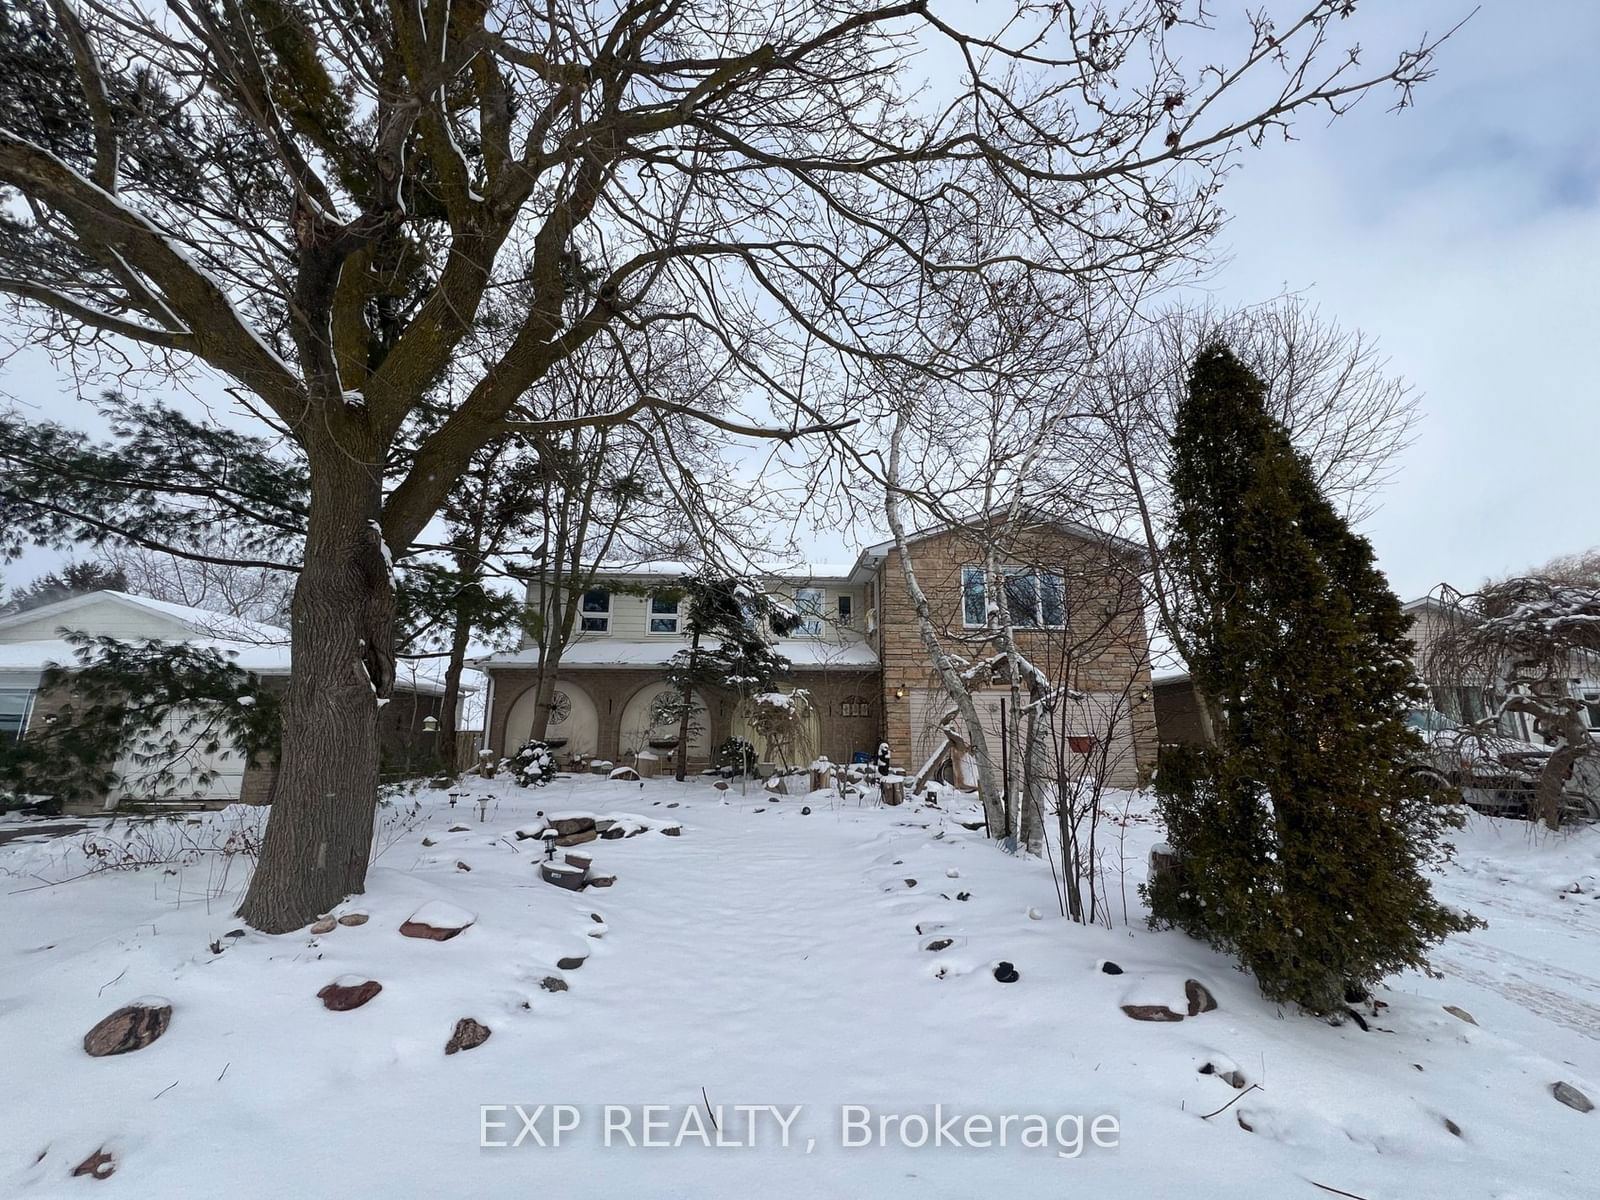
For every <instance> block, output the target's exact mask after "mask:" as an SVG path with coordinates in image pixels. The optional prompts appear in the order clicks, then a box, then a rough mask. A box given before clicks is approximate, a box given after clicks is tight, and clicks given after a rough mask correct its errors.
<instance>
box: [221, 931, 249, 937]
mask: <svg viewBox="0 0 1600 1200" xmlns="http://www.w3.org/2000/svg"><path fill="white" fill-rule="evenodd" d="M244 933H245V931H244V930H242V929H230V930H228V932H227V933H225V934H223V935H222V936H223V937H226V938H242V937H243V936H244Z"/></svg>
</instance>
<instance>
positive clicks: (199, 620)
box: [0, 589, 474, 695]
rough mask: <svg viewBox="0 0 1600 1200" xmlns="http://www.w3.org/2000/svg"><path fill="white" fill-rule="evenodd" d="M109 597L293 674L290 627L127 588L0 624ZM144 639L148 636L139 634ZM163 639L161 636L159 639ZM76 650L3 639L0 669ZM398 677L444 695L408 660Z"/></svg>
mask: <svg viewBox="0 0 1600 1200" xmlns="http://www.w3.org/2000/svg"><path fill="white" fill-rule="evenodd" d="M106 597H110V598H112V599H113V600H115V601H117V602H119V603H122V604H128V605H132V606H134V607H137V608H142V609H145V610H146V611H149V612H154V613H159V614H160V615H162V616H164V617H169V618H171V619H173V620H176V621H178V622H180V623H182V624H184V625H186V626H188V627H189V628H190V629H192V630H193V631H194V634H195V636H194V637H191V638H186V639H184V640H185V641H186V642H187V643H188V644H190V645H193V646H200V647H208V648H210V649H213V650H217V651H219V652H220V653H222V654H224V655H226V656H227V658H228V660H229V661H230V662H232V663H233V664H234V665H236V666H238V667H240V668H242V669H243V670H246V671H251V672H253V673H255V674H257V675H287V674H288V673H289V631H288V630H287V629H283V628H280V627H279V626H277V625H266V624H263V623H262V622H260V621H247V620H245V619H244V618H242V617H234V616H229V615H228V614H227V613H219V612H211V611H210V610H208V609H204V608H191V607H190V606H189V605H187V604H173V603H171V602H170V601H166V600H152V599H151V598H150V597H148V596H135V595H132V594H130V593H128V592H116V591H111V590H110V589H107V590H105V591H99V592H88V593H86V594H84V595H82V596H73V597H71V598H70V599H67V600H59V601H57V602H56V603H54V604H44V605H40V606H39V607H38V608H31V609H28V610H27V611H25V612H21V613H14V614H12V615H11V616H9V617H5V618H0V629H3V628H4V627H5V626H6V625H10V624H20V623H21V622H22V621H36V620H38V619H39V618H40V617H42V616H52V615H54V616H59V617H62V618H67V617H70V616H71V614H72V613H74V612H76V611H78V610H79V609H82V608H86V607H88V605H89V604H90V603H91V602H92V601H95V600H101V599H104V598H106ZM61 627H62V628H68V629H77V628H78V627H77V626H75V625H73V624H72V622H71V621H69V620H63V621H62V625H61ZM81 632H84V633H87V634H90V635H93V634H95V633H96V630H94V629H89V628H84V629H82V630H81ZM136 640H140V641H142V640H144V639H136ZM158 640H159V639H158ZM77 662H78V657H77V655H76V654H75V653H74V652H73V645H72V643H71V642H68V641H65V640H63V639H60V638H48V639H41V640H34V641H26V642H6V641H4V640H0V670H11V671H32V670H41V669H43V668H44V667H45V666H47V665H50V664H56V665H59V666H64V667H73V666H76V665H77ZM395 676H396V678H395V682H396V684H397V685H398V686H399V687H400V688H402V689H403V690H405V691H410V692H418V693H421V694H423V695H440V694H442V693H443V692H444V681H443V680H442V679H440V678H439V677H438V676H437V675H434V674H432V673H430V672H427V671H421V670H417V669H415V668H413V667H411V666H410V665H409V664H408V663H405V662H401V663H399V664H398V665H397V666H396V668H395ZM461 690H462V691H464V692H465V691H472V690H474V689H472V688H471V687H468V686H466V685H463V686H462V689H461Z"/></svg>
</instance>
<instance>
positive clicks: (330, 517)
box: [239, 450, 394, 933]
mask: <svg viewBox="0 0 1600 1200" xmlns="http://www.w3.org/2000/svg"><path fill="white" fill-rule="evenodd" d="M329 459H330V461H324V462H322V463H320V464H318V466H319V467H321V468H322V469H321V470H318V471H314V472H313V473H312V489H311V507H310V514H309V521H308V528H307V536H306V547H305V563H304V566H303V568H302V570H301V572H300V579H299V583H298V584H297V585H296V587H295V593H294V604H293V614H292V634H291V636H292V647H293V656H292V661H293V664H294V669H293V671H292V673H291V674H290V677H289V690H288V693H287V695H286V697H285V702H284V713H283V747H282V751H281V753H280V756H279V764H278V775H277V780H276V782H275V795H274V799H273V804H272V810H271V814H270V816H269V818H268V821H267V831H266V836H265V838H264V840H263V842H262V846H261V856H260V860H259V861H258V862H257V864H256V870H255V874H254V876H253V877H252V878H251V881H250V887H249V890H248V891H247V892H246V894H245V898H244V903H243V904H242V905H241V906H240V908H239V915H240V916H241V917H242V918H244V920H245V921H246V922H247V923H249V924H250V925H252V926H254V927H255V928H257V929H260V930H262V931H264V932H267V933H285V932H287V931H289V930H291V929H298V928H300V927H301V926H303V925H305V924H307V923H309V922H311V921H313V920H315V919H316V918H317V917H318V916H320V915H321V914H323V913H325V912H327V911H328V910H330V909H331V908H333V907H334V906H335V905H336V904H338V903H339V902H340V901H341V900H343V899H344V898H345V897H346V896H349V895H352V894H355V893H359V892H361V891H363V890H365V886H366V877H367V864H368V862H369V860H370V858H371V853H372V832H373V818H374V812H375V810H376V807H377V798H378V765H379V740H378V708H379V703H378V702H379V700H380V699H384V700H387V699H388V697H389V696H390V694H391V693H392V691H393V685H394V585H393V581H392V579H391V576H390V571H389V564H388V561H387V558H386V556H385V554H384V550H383V541H382V534H381V532H380V529H379V527H378V524H377V522H378V518H379V514H380V504H381V500H382V490H381V481H380V476H379V473H378V472H377V471H376V470H374V469H371V468H369V467H366V466H364V465H363V464H361V463H360V462H358V461H356V459H355V456H354V455H351V454H345V453H342V452H339V451H337V450H336V451H335V453H334V454H332V455H330V456H329Z"/></svg>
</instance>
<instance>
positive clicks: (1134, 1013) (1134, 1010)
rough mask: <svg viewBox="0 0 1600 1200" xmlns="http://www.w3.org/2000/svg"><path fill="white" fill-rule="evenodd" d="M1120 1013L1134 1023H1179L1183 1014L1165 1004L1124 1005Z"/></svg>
mask: <svg viewBox="0 0 1600 1200" xmlns="http://www.w3.org/2000/svg"><path fill="white" fill-rule="evenodd" d="M1122 1011H1123V1013H1125V1014H1126V1015H1127V1016H1130V1017H1132V1018H1133V1019H1134V1020H1135V1021H1181V1020H1183V1014H1182V1013H1181V1012H1173V1011H1172V1009H1170V1008H1168V1007H1167V1006H1166V1005H1165V1004H1124V1005H1123V1006H1122Z"/></svg>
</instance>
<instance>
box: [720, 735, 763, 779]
mask: <svg viewBox="0 0 1600 1200" xmlns="http://www.w3.org/2000/svg"><path fill="white" fill-rule="evenodd" d="M717 761H718V762H719V763H721V764H722V765H723V766H725V767H730V768H732V770H733V771H734V772H735V773H736V774H739V775H748V774H749V773H750V771H751V770H752V768H754V767H755V765H756V748H755V746H754V745H752V744H751V742H750V741H749V740H748V739H747V738H742V737H731V738H729V739H728V740H727V741H725V742H723V743H722V745H720V746H718V747H717Z"/></svg>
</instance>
